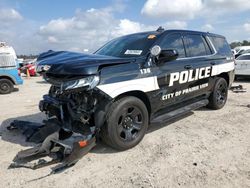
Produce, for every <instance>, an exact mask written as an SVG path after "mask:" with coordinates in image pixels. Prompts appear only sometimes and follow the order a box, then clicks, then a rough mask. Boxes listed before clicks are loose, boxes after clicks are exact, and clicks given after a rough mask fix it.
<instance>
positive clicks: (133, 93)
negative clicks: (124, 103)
mask: <svg viewBox="0 0 250 188" xmlns="http://www.w3.org/2000/svg"><path fill="white" fill-rule="evenodd" d="M127 96H133V97H137V98H139V99H140V100H141V101H142V102H143V103H144V104H145V105H146V107H147V110H148V114H149V117H150V114H151V105H150V102H149V99H148V96H147V95H146V94H145V93H144V92H142V91H129V92H126V93H123V94H121V95H118V96H117V97H116V98H115V101H117V100H119V99H121V98H123V97H127Z"/></svg>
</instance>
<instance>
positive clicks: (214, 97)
mask: <svg viewBox="0 0 250 188" xmlns="http://www.w3.org/2000/svg"><path fill="white" fill-rule="evenodd" d="M227 96H228V84H227V81H226V80H225V79H224V78H218V79H217V80H216V81H215V85H214V89H213V92H212V93H211V95H210V97H209V103H208V108H211V109H213V110H218V109H221V108H223V107H224V106H225V104H226V102H227Z"/></svg>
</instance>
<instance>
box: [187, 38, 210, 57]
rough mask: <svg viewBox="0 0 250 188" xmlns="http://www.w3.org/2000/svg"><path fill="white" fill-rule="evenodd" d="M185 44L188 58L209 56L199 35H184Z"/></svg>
mask: <svg viewBox="0 0 250 188" xmlns="http://www.w3.org/2000/svg"><path fill="white" fill-rule="evenodd" d="M185 44H186V51H187V56H188V57H195V56H205V55H209V54H211V51H209V50H210V49H209V47H208V45H207V43H206V41H205V39H204V38H203V37H202V36H201V35H186V36H185Z"/></svg>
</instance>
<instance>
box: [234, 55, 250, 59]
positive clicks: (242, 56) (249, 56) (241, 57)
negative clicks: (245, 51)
mask: <svg viewBox="0 0 250 188" xmlns="http://www.w3.org/2000/svg"><path fill="white" fill-rule="evenodd" d="M236 59H237V60H250V55H241V56H239V57H237V58H236Z"/></svg>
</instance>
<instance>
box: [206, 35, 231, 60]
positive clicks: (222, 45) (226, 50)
mask: <svg viewBox="0 0 250 188" xmlns="http://www.w3.org/2000/svg"><path fill="white" fill-rule="evenodd" d="M209 38H210V39H211V41H212V43H213V45H214V47H215V49H216V51H217V52H218V53H219V54H220V55H224V56H232V52H231V48H230V47H229V45H228V43H227V41H226V39H225V38H222V37H209Z"/></svg>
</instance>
